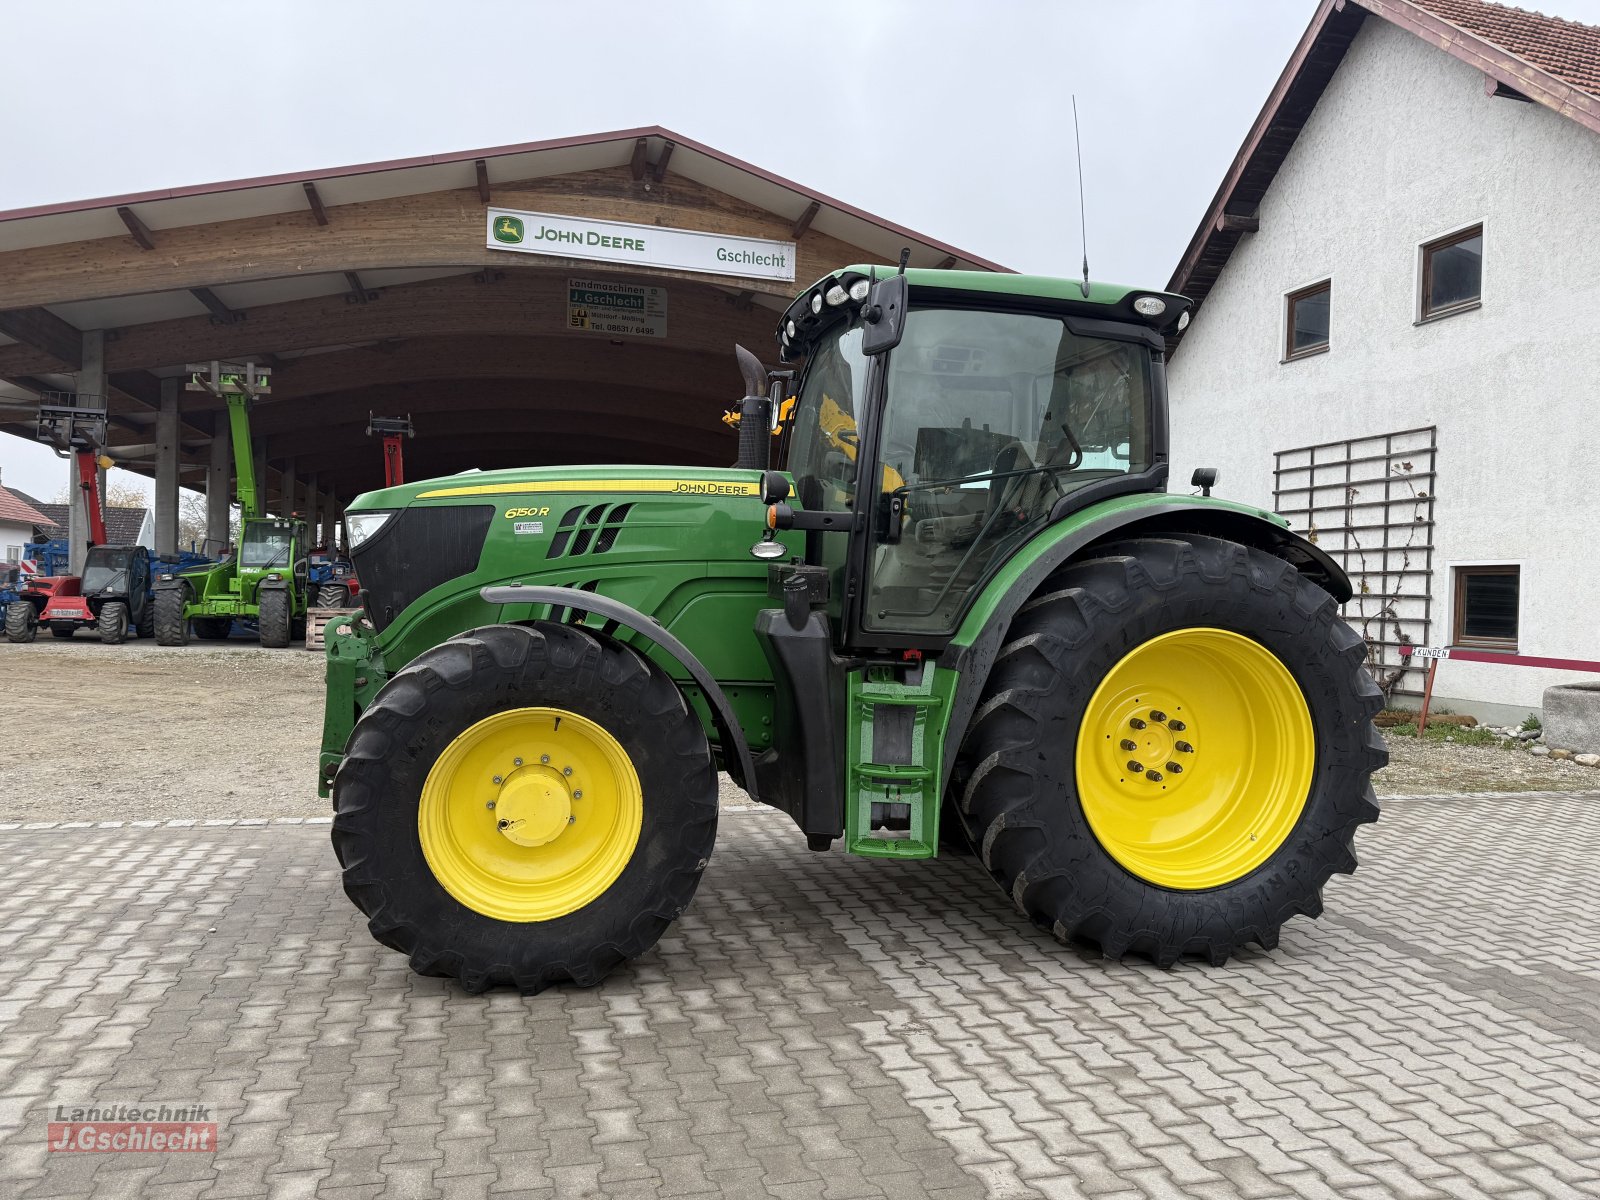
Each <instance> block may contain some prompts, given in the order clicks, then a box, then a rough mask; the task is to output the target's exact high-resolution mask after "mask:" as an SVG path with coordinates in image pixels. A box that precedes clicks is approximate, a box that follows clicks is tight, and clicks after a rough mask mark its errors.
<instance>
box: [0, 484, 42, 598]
mask: <svg viewBox="0 0 1600 1200" xmlns="http://www.w3.org/2000/svg"><path fill="white" fill-rule="evenodd" d="M55 525H56V523H55V522H54V521H52V520H51V519H50V518H49V517H48V516H46V515H45V514H44V513H42V512H40V511H39V510H38V509H37V508H35V507H34V506H33V505H32V504H30V503H28V502H27V501H26V500H25V499H23V498H22V497H20V496H18V495H17V494H16V493H14V492H9V491H7V490H6V489H5V488H3V487H0V583H3V582H4V581H5V580H7V579H9V578H10V577H11V573H12V572H13V571H15V570H17V567H18V564H19V563H20V562H21V561H22V548H23V547H24V546H26V545H27V544H28V543H29V542H31V541H34V540H35V538H36V537H37V536H38V535H41V534H45V533H49V534H51V535H54V532H55Z"/></svg>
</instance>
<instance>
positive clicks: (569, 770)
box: [561, 767, 572, 775]
mask: <svg viewBox="0 0 1600 1200" xmlns="http://www.w3.org/2000/svg"><path fill="white" fill-rule="evenodd" d="M561 773H562V774H563V775H571V774H572V768H571V767H562V768H561Z"/></svg>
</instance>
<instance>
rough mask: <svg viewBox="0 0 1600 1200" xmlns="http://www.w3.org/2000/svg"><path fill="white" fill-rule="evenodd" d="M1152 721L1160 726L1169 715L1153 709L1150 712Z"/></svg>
mask: <svg viewBox="0 0 1600 1200" xmlns="http://www.w3.org/2000/svg"><path fill="white" fill-rule="evenodd" d="M1150 719H1151V720H1152V721H1154V722H1155V723H1156V724H1157V725H1159V724H1161V722H1163V721H1165V720H1166V719H1167V714H1166V713H1164V712H1162V711H1161V710H1160V709H1159V708H1152V709H1151V710H1150Z"/></svg>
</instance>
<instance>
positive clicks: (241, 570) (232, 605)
mask: <svg viewBox="0 0 1600 1200" xmlns="http://www.w3.org/2000/svg"><path fill="white" fill-rule="evenodd" d="M258 372H259V373H258ZM268 378H269V376H268V375H267V373H266V372H265V371H261V370H260V369H258V368H256V367H255V366H254V365H251V366H249V367H247V368H246V369H245V370H244V371H232V370H222V369H220V368H219V365H218V364H216V363H212V364H211V366H210V371H209V378H208V377H207V375H206V374H201V373H198V372H197V373H195V374H194V375H193V377H192V380H193V382H192V385H191V386H197V387H198V388H200V389H203V390H205V391H209V392H211V393H212V394H213V395H215V396H217V397H219V398H221V399H225V400H226V402H227V405H228V426H229V433H230V435H231V438H232V442H233V466H234V473H235V479H236V486H237V489H238V500H239V544H238V545H237V546H235V547H234V549H233V553H232V554H230V555H229V556H228V557H227V558H225V559H223V560H222V561H221V562H218V563H216V564H214V565H212V566H208V567H205V568H203V569H198V570H194V571H184V572H179V573H175V574H164V575H162V576H161V577H160V578H159V579H157V580H156V589H155V634H156V643H157V644H158V645H161V646H184V645H187V644H188V642H189V634H190V631H191V630H192V631H193V633H194V635H195V636H196V637H198V638H201V639H202V640H205V641H220V640H222V639H224V638H226V637H227V636H228V634H229V631H230V630H231V629H232V628H233V623H234V622H235V621H244V622H246V623H250V624H254V625H255V626H256V628H257V630H258V632H259V636H260V639H261V644H262V645H263V646H266V647H270V648H275V649H281V648H282V647H284V646H288V645H290V644H291V643H295V642H297V641H298V640H299V639H301V638H303V637H304V636H305V621H306V590H307V584H306V579H307V574H308V553H309V549H310V547H309V544H308V543H307V541H306V524H305V522H304V521H303V520H300V519H299V518H298V517H295V516H293V515H290V516H286V517H273V516H268V515H267V514H266V513H265V512H263V509H264V507H265V506H264V505H263V504H262V502H261V500H262V497H261V494H260V492H259V491H258V489H257V485H256V468H255V456H254V452H253V450H252V447H251V442H250V410H249V405H250V401H251V399H252V398H253V397H254V396H256V395H259V394H261V393H262V392H264V391H267V390H268V388H269V385H268V383H267V379H268Z"/></svg>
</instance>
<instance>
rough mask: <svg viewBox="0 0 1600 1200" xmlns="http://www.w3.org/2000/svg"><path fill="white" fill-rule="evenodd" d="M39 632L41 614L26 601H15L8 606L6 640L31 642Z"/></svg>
mask: <svg viewBox="0 0 1600 1200" xmlns="http://www.w3.org/2000/svg"><path fill="white" fill-rule="evenodd" d="M38 632H39V614H38V613H37V612H36V611H35V610H34V607H33V605H31V604H29V603H28V602H27V601H26V600H13V601H12V602H11V603H10V604H8V605H6V640H7V641H8V642H31V641H33V639H34V636H35V635H36V634H37V633H38Z"/></svg>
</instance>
